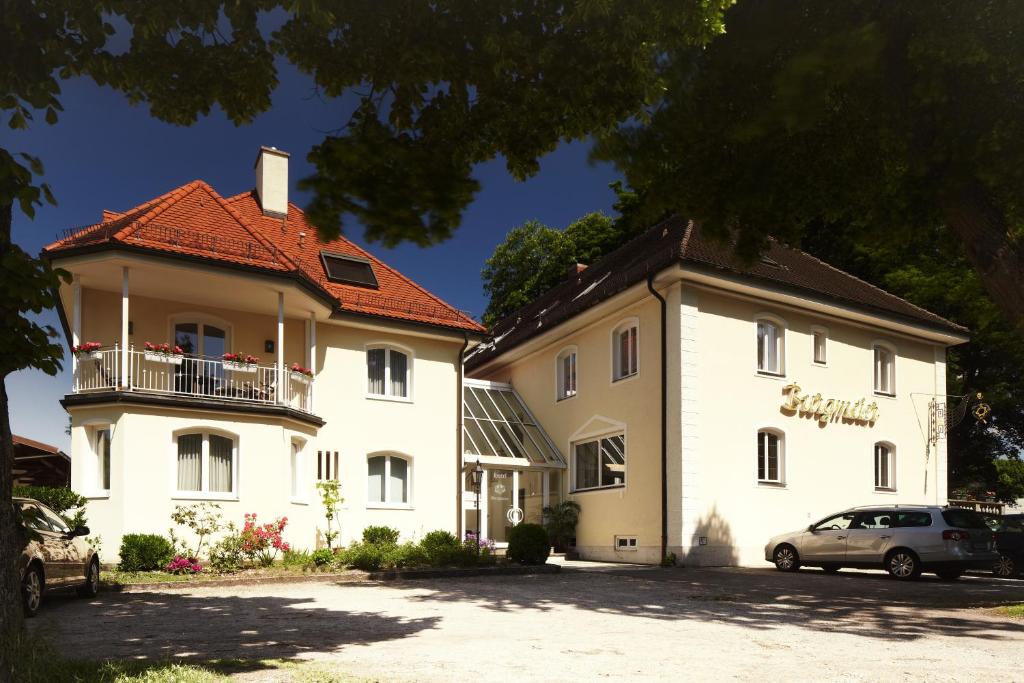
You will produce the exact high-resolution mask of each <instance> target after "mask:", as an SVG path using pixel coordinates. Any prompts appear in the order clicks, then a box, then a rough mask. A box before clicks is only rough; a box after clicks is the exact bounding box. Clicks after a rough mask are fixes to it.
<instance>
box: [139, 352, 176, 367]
mask: <svg viewBox="0 0 1024 683" xmlns="http://www.w3.org/2000/svg"><path fill="white" fill-rule="evenodd" d="M143 356H144V357H145V359H146V360H151V361H153V362H154V363H170V364H171V365H181V361H182V360H184V359H185V356H183V355H182V354H179V353H161V352H160V351H144V352H143Z"/></svg>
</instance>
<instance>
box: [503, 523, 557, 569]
mask: <svg viewBox="0 0 1024 683" xmlns="http://www.w3.org/2000/svg"><path fill="white" fill-rule="evenodd" d="M550 553H551V542H550V540H549V539H548V532H547V531H545V530H544V527H542V526H541V525H540V524H517V525H516V526H514V527H512V528H511V529H509V532H508V558H509V559H510V560H512V561H513V562H518V563H519V564H529V565H537V564H544V563H545V562H547V561H548V555H549V554H550Z"/></svg>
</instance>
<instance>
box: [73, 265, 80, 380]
mask: <svg viewBox="0 0 1024 683" xmlns="http://www.w3.org/2000/svg"><path fill="white" fill-rule="evenodd" d="M81 343H82V279H81V277H79V276H78V275H73V276H72V280H71V345H72V346H78V345H79V344H81ZM71 377H72V380H71V381H72V382H73V383H74V386H75V388H76V389H77V388H78V356H76V355H75V354H73V353H72V354H71Z"/></svg>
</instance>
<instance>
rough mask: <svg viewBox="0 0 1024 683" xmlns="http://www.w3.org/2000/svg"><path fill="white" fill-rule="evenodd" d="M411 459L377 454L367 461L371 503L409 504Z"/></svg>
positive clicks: (368, 492)
mask: <svg viewBox="0 0 1024 683" xmlns="http://www.w3.org/2000/svg"><path fill="white" fill-rule="evenodd" d="M411 469H412V468H411V467H410V465H409V461H408V460H406V459H405V458H402V457H400V456H397V455H375V456H372V457H370V458H368V459H367V461H366V473H367V477H366V488H367V491H366V501H367V503H369V504H371V505H408V504H409V480H410V470H411Z"/></svg>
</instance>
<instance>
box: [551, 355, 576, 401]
mask: <svg viewBox="0 0 1024 683" xmlns="http://www.w3.org/2000/svg"><path fill="white" fill-rule="evenodd" d="M555 386H556V387H557V394H556V395H557V398H558V400H559V401H561V400H562V399H564V398H570V397H572V396H575V395H576V347H575V346H573V347H570V348H568V349H565V350H564V351H562V352H561V353H560V354H558V357H557V358H556V359H555Z"/></svg>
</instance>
